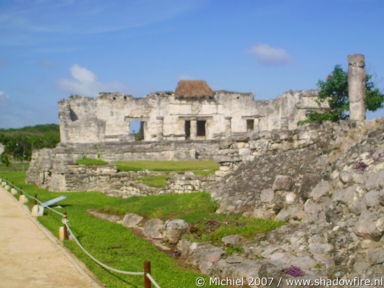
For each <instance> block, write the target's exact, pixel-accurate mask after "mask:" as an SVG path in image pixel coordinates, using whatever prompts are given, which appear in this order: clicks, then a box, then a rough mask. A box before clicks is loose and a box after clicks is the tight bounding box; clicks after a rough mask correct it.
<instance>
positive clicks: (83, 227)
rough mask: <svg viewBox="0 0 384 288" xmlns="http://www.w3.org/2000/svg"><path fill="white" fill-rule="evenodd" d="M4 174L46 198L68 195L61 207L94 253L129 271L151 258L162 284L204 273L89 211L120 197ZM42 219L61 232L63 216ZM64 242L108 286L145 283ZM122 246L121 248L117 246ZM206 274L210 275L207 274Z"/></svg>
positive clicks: (190, 282)
mask: <svg viewBox="0 0 384 288" xmlns="http://www.w3.org/2000/svg"><path fill="white" fill-rule="evenodd" d="M0 177H2V178H7V179H8V180H10V181H11V182H13V183H15V184H16V185H17V186H19V187H21V188H23V189H24V190H25V191H26V192H27V193H29V194H31V195H37V196H38V198H39V199H41V200H43V201H45V200H48V199H52V198H54V197H57V196H59V195H65V196H67V199H66V200H64V201H62V202H61V203H60V204H61V205H62V206H63V208H62V209H60V210H61V211H66V212H67V213H68V218H69V221H70V223H71V226H72V228H73V231H74V233H75V234H76V235H77V236H78V238H79V240H80V241H81V243H82V244H83V245H84V247H86V249H88V250H89V251H90V252H91V254H92V255H94V256H95V257H96V258H98V259H100V260H101V261H102V262H105V263H106V264H108V265H110V266H112V267H115V268H117V269H122V270H129V271H143V262H144V261H146V260H150V261H151V262H152V273H151V274H152V275H153V277H154V278H155V279H156V281H157V282H158V283H159V284H160V286H161V287H167V288H172V287H173V288H180V287H186V288H188V287H195V284H194V283H195V279H196V277H199V276H201V275H200V274H199V273H197V272H194V271H193V270H191V269H187V268H183V267H181V266H179V265H178V263H177V260H175V259H174V258H172V257H171V256H168V255H167V254H165V253H164V252H162V251H159V250H158V249H157V248H156V247H155V246H153V245H152V244H151V243H150V242H148V241H147V240H144V239H142V238H140V237H138V236H136V235H135V234H133V232H132V231H131V230H129V229H127V228H125V227H123V226H121V225H119V224H115V223H111V222H108V221H104V220H101V219H97V218H94V217H92V216H91V215H89V214H87V213H86V210H88V209H101V208H103V207H105V206H110V205H113V204H114V203H116V202H117V199H116V198H113V197H108V196H105V195H103V194H102V193H98V192H76V193H55V192H48V191H46V190H44V189H40V188H37V187H36V186H34V185H29V184H24V178H25V172H22V171H1V172H0ZM30 205H31V204H30ZM38 221H40V222H41V223H42V224H43V225H44V226H46V227H47V228H48V229H49V230H50V231H51V232H52V234H54V235H55V236H57V234H58V229H59V226H61V219H60V217H59V216H57V215H56V214H53V213H52V212H50V211H47V214H46V215H45V216H42V217H38ZM64 245H65V246H66V247H67V248H69V249H70V250H71V251H72V252H73V253H74V254H75V255H76V256H77V257H78V258H79V259H80V260H81V261H83V262H84V263H85V265H86V266H87V267H88V268H89V269H90V270H91V271H92V272H93V273H94V274H95V275H96V276H97V277H98V279H100V281H102V282H103V283H104V284H105V286H106V287H143V284H142V283H143V278H142V277H141V276H128V275H123V274H117V273H114V272H109V271H107V270H105V269H104V268H102V267H100V266H99V265H97V264H96V263H94V262H93V261H92V260H91V259H90V258H88V256H86V255H85V254H84V253H83V252H82V251H81V250H80V249H79V248H78V247H77V246H76V244H75V242H74V241H71V240H66V241H64ZM120 246H121V248H116V247H120ZM203 277H204V278H205V279H206V280H207V279H208V277H206V276H203Z"/></svg>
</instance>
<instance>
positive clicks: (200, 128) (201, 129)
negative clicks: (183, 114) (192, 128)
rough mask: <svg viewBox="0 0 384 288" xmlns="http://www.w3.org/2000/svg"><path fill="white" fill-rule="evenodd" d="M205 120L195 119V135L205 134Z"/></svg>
mask: <svg viewBox="0 0 384 288" xmlns="http://www.w3.org/2000/svg"><path fill="white" fill-rule="evenodd" d="M206 123H207V121H205V120H197V121H196V126H197V127H196V128H197V129H196V136H205V124H206Z"/></svg>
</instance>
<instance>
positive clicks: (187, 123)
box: [184, 120, 191, 140]
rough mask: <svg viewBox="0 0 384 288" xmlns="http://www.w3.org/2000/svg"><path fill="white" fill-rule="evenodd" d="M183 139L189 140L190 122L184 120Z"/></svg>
mask: <svg viewBox="0 0 384 288" xmlns="http://www.w3.org/2000/svg"><path fill="white" fill-rule="evenodd" d="M184 131H185V139H186V140H188V139H191V120H185V122H184Z"/></svg>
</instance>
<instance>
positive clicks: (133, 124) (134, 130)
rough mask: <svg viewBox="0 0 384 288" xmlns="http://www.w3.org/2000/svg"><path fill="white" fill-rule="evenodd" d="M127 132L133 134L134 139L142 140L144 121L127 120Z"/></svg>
mask: <svg viewBox="0 0 384 288" xmlns="http://www.w3.org/2000/svg"><path fill="white" fill-rule="evenodd" d="M129 134H131V135H134V136H135V140H136V141H141V140H144V121H129Z"/></svg>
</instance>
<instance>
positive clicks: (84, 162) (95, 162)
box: [76, 158, 108, 165]
mask: <svg viewBox="0 0 384 288" xmlns="http://www.w3.org/2000/svg"><path fill="white" fill-rule="evenodd" d="M76 164H77V165H107V164H108V162H106V161H104V160H101V159H92V158H83V159H79V160H77V161H76Z"/></svg>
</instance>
